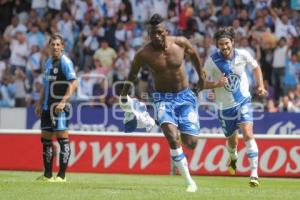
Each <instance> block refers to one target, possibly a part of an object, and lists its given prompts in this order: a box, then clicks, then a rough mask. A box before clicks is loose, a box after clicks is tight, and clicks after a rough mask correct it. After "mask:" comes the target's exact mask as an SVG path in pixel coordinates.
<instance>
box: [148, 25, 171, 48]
mask: <svg viewBox="0 0 300 200" xmlns="http://www.w3.org/2000/svg"><path fill="white" fill-rule="evenodd" d="M166 36H167V31H166V29H165V28H164V26H163V25H162V24H159V25H157V26H151V27H150V28H149V37H150V40H151V42H152V43H153V44H154V45H157V46H163V45H164V42H165V38H166Z"/></svg>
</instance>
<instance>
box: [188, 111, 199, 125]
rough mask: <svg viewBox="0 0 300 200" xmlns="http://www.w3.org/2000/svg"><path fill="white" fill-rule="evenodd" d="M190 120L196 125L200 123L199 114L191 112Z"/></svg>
mask: <svg viewBox="0 0 300 200" xmlns="http://www.w3.org/2000/svg"><path fill="white" fill-rule="evenodd" d="M188 120H189V121H190V122H192V123H196V122H197V121H198V117H197V114H196V113H195V112H193V111H192V112H190V113H189V114H188Z"/></svg>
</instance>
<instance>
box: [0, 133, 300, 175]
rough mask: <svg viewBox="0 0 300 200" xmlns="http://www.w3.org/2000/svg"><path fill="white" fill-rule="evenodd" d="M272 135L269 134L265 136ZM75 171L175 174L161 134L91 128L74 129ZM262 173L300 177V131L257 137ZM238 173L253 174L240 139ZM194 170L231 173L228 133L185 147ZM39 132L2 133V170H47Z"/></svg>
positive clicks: (72, 167) (72, 161) (72, 166)
mask: <svg viewBox="0 0 300 200" xmlns="http://www.w3.org/2000/svg"><path fill="white" fill-rule="evenodd" d="M265 137H268V136H265ZM70 138H71V152H72V153H71V157H70V161H69V169H68V171H71V172H99V173H126V174H170V172H172V171H173V170H172V167H171V160H170V155H169V147H168V144H167V142H166V139H165V138H164V137H163V136H161V135H160V134H151V133H149V135H145V134H143V135H141V134H139V135H138V134H135V135H133V134H127V135H125V134H123V133H117V134H116V133H115V134H113V133H112V134H111V135H109V134H108V133H106V134H101V135H100V134H97V135H95V134H93V135H88V134H87V133H83V132H82V134H81V133H80V134H72V135H71V137H70ZM257 143H258V146H259V174H260V176H283V177H300V137H299V138H295V137H294V139H289V138H288V136H287V137H286V138H282V137H281V138H280V139H272V138H264V139H261V138H259V139H257ZM239 144H240V145H239V148H238V154H239V159H238V162H237V175H241V176H249V174H250V166H249V162H248V158H247V156H246V149H245V147H244V145H243V142H242V141H240V143H239ZM54 147H55V152H56V156H55V159H54V169H55V170H57V169H58V163H59V162H58V158H59V145H58V143H57V142H55V145H54ZM185 153H186V155H187V158H188V161H189V168H190V171H191V173H192V174H195V175H229V173H228V172H227V161H228V153H227V151H226V148H225V139H224V138H220V137H219V138H209V139H208V138H206V137H203V138H201V139H199V140H198V144H197V146H196V149H195V150H194V151H190V150H187V149H185ZM42 169H43V165H42V144H41V143H40V135H39V134H31V133H24V134H20V133H19V134H12V133H10V134H5V133H2V134H0V170H38V171H42Z"/></svg>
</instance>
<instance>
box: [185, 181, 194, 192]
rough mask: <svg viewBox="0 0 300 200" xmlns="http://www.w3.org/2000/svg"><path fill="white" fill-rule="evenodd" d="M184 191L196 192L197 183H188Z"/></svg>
mask: <svg viewBox="0 0 300 200" xmlns="http://www.w3.org/2000/svg"><path fill="white" fill-rule="evenodd" d="M186 191H187V192H196V191H197V185H196V184H195V183H194V184H190V185H188V187H187V189H186Z"/></svg>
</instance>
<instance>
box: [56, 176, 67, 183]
mask: <svg viewBox="0 0 300 200" xmlns="http://www.w3.org/2000/svg"><path fill="white" fill-rule="evenodd" d="M54 182H57V183H65V182H67V179H66V178H61V177H59V176H56V177H55V178H54Z"/></svg>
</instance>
